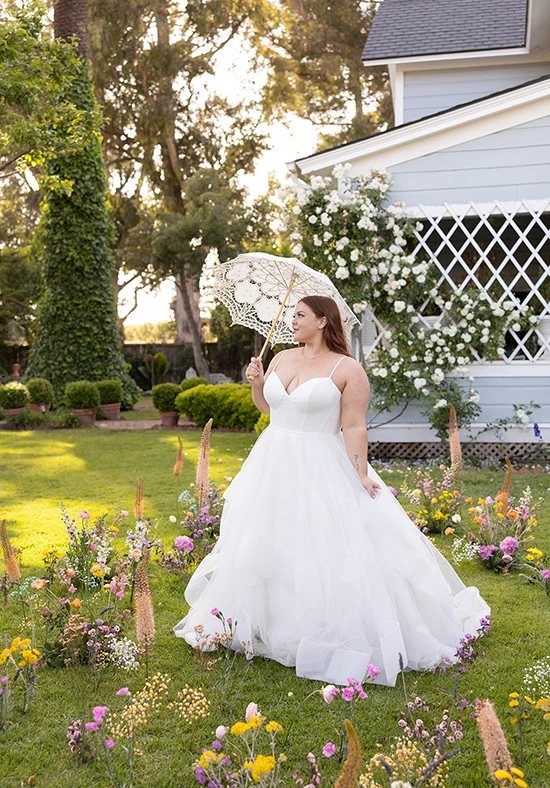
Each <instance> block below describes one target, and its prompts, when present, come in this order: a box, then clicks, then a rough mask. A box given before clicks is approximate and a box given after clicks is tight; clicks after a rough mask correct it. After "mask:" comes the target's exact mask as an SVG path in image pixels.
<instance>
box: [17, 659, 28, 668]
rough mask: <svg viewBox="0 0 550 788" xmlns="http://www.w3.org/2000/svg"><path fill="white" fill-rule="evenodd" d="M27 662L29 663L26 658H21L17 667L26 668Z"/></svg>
mask: <svg viewBox="0 0 550 788" xmlns="http://www.w3.org/2000/svg"><path fill="white" fill-rule="evenodd" d="M26 664H27V663H26V662H25V660H24V659H22V660H21V662H18V663H17V667H19V668H24V667H25V666H26Z"/></svg>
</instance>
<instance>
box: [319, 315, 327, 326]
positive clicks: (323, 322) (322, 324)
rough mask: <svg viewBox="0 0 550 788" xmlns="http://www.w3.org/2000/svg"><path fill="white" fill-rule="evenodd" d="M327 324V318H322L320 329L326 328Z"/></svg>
mask: <svg viewBox="0 0 550 788" xmlns="http://www.w3.org/2000/svg"><path fill="white" fill-rule="evenodd" d="M326 324H327V319H326V317H322V318H321V321H320V323H319V328H324V327H325V326H326Z"/></svg>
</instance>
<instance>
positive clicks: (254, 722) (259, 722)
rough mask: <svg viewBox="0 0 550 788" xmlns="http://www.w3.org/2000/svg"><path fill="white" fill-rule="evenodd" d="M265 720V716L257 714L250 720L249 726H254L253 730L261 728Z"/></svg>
mask: <svg viewBox="0 0 550 788" xmlns="http://www.w3.org/2000/svg"><path fill="white" fill-rule="evenodd" d="M263 721H264V718H263V717H259V716H257V715H256V716H254V717H251V718H250V719H249V720H248V727H249V728H252V730H254V729H255V728H261V727H262V723H263Z"/></svg>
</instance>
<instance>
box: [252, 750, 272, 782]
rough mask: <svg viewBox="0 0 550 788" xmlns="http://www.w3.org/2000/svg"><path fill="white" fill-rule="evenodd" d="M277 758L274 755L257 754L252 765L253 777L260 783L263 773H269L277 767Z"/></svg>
mask: <svg viewBox="0 0 550 788" xmlns="http://www.w3.org/2000/svg"><path fill="white" fill-rule="evenodd" d="M275 764H276V760H275V758H274V757H273V756H272V755H256V758H255V759H254V763H253V765H252V779H253V780H254V782H256V783H259V782H260V780H261V778H262V775H264V774H269V772H271V771H273V769H274V768H275Z"/></svg>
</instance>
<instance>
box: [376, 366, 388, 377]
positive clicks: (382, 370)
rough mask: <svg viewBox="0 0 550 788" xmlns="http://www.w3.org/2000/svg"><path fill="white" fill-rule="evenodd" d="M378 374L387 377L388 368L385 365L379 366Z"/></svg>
mask: <svg viewBox="0 0 550 788" xmlns="http://www.w3.org/2000/svg"><path fill="white" fill-rule="evenodd" d="M378 375H379V377H381V378H387V377H388V370H387V369H386V368H385V367H379V368H378Z"/></svg>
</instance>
